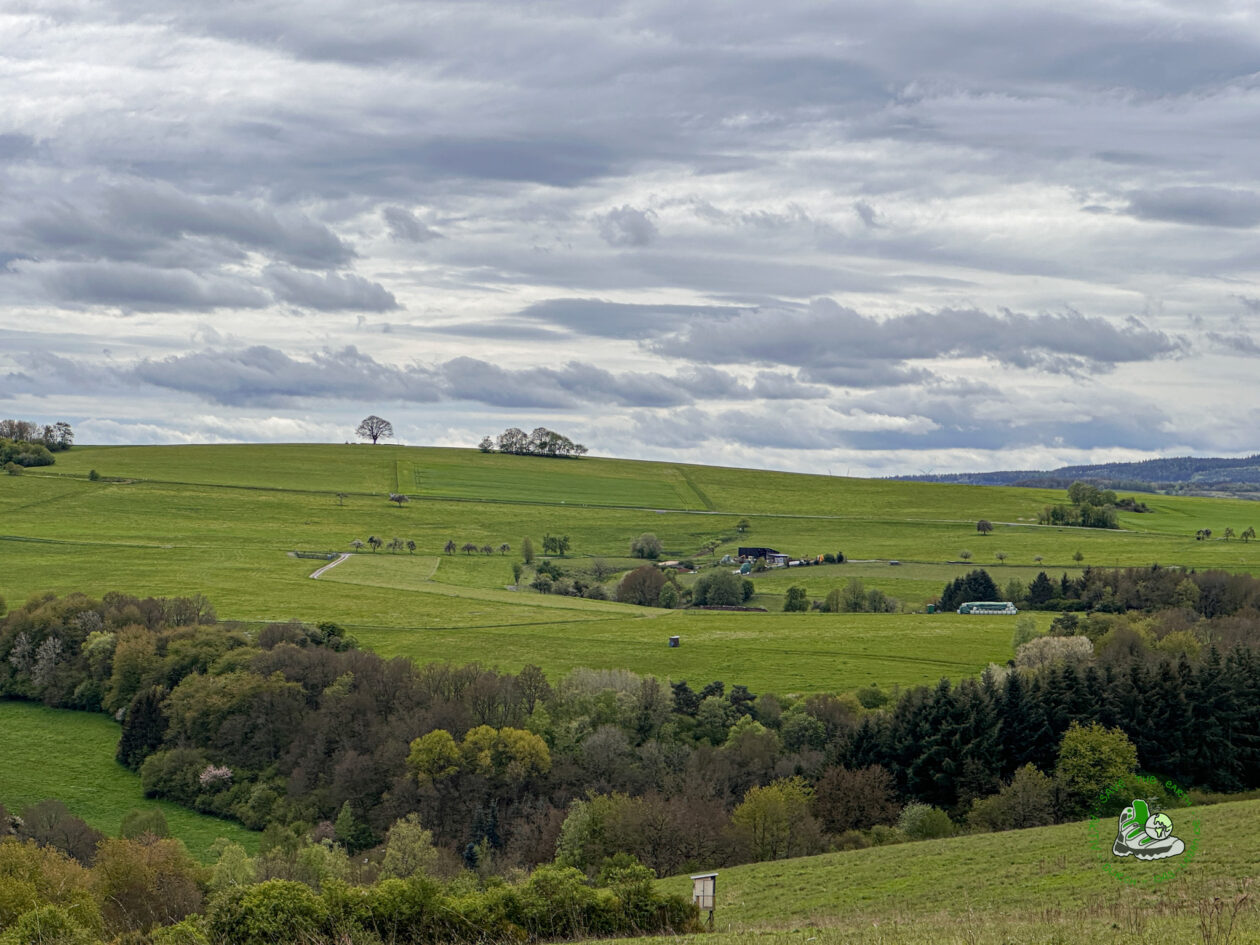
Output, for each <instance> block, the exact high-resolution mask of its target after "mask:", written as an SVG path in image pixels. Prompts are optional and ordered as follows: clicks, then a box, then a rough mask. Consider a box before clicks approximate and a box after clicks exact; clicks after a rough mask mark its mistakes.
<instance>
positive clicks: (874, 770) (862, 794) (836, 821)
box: [813, 765, 900, 833]
mask: <svg viewBox="0 0 1260 945" xmlns="http://www.w3.org/2000/svg"><path fill="white" fill-rule="evenodd" d="M813 809H814V815H815V816H816V817H818V819H819V820H820V821H822V825H823V829H825V830H826V831H827V832H828V833H844V832H845V831H851V830H866V829H868V828H870V827H873V826H875V825H876V824H887V825H891V824H893V823H895V822H896V820H897V815H898V813H899V811H900V805H898V804H897V801H896V786H895V785H894V783H893V779H892V775H890V774H889V773H888V772H887V771H886V770H885V769H884V768H883V767H881V766H880V765H871V766H870V767H867V768H859V769H857V770H856V771H850V770H849V769H847V768H842V767H838V766H837V767H834V768H828V769H827V771H826V773H824V774H823V776H822V777H821V778H820V779H819V781H818V784H817V786H816V787H815V789H814V804H813Z"/></svg>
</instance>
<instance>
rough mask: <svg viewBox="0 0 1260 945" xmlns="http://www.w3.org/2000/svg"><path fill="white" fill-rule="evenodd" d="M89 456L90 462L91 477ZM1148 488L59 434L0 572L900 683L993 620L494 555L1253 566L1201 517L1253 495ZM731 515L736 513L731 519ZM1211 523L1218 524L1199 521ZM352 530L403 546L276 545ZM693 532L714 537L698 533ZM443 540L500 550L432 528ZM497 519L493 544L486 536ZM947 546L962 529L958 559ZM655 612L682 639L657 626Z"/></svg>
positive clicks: (371, 621) (824, 576) (237, 616)
mask: <svg viewBox="0 0 1260 945" xmlns="http://www.w3.org/2000/svg"><path fill="white" fill-rule="evenodd" d="M93 469H95V470H97V471H98V472H99V473H100V474H101V476H103V477H105V478H104V479H103V480H102V481H99V482H90V481H89V480H88V478H87V473H88V472H89V471H90V470H93ZM417 477H418V478H417ZM399 490H401V491H403V492H404V493H407V494H409V495H410V496H411V501H410V502H408V503H407V504H405V505H403V506H402V507H398V506H396V505H394V504H392V503H390V502H389V501H388V494H389V493H390V492H395V491H399ZM339 493H340V495H339ZM1142 499H1143V500H1144V501H1146V502H1147V503H1148V504H1149V505H1150V506H1151V507H1152V508H1153V509H1154V510H1155V511H1154V512H1153V513H1151V514H1144V515H1136V514H1126V515H1123V516H1121V520H1122V522H1123V524H1124V526H1125V528H1124V529H1123V530H1118V531H1096V530H1086V529H1073V528H1046V527H1041V526H1037V525H1036V524H1035V520H1036V516H1037V512H1038V510H1039V509H1040V508H1041V507H1042V506H1043V505H1044V504H1046V503H1047V502H1060V501H1063V500H1064V495H1063V494H1062V493H1061V492H1054V491H1049V490H1028V489H1014V488H993V487H979V486H955V485H941V484H931V483H905V482H889V481H880V480H858V479H845V478H833V477H829V476H802V475H793V474H788V473H771V472H765V471H760V470H742V469H722V468H716V467H704V466H689V465H680V464H669V463H647V462H637V461H629V460H610V459H594V458H589V457H587V458H584V459H581V460H548V459H542V458H537V457H520V456H499V455H495V454H482V453H479V452H478V451H476V450H451V449H427V448H408V447H395V446H377V447H371V446H365V445H359V446H351V445H311V444H304V445H271V444H268V445H241V446H172V447H76V448H75V449H73V450H71V451H69V452H68V453H62V454H59V455H58V460H57V464H56V465H55V466H52V467H47V468H43V469H36V470H30V471H27V473H26V474H24V475H22V476H16V477H11V476H3V477H0V596H3V597H4V598H5V599H6V600H7V601H8V602H9V604H10V606H13V605H15V604H18V603H20V602H21V601H22V600H24V599H25V598H26V597H27V596H29V595H30V594H32V593H37V592H43V591H50V590H51V591H55V592H58V593H64V592H67V591H72V590H82V591H86V592H88V593H92V594H101V593H104V592H106V591H110V590H124V591H127V592H130V593H136V594H141V595H150V594H151V595H157V596H173V595H180V594H192V593H202V594H205V595H206V596H207V597H208V598H210V599H211V601H212V602H213V603H214V604H215V606H216V608H217V610H218V612H219V614H220V616H221V617H222V618H224V619H231V620H240V621H248V622H260V621H268V620H284V619H291V618H296V619H301V620H306V621H312V622H315V621H320V620H334V621H336V622H338V623H341V624H343V625H345V626H348V627H350V628H351V629H352V631H353V632H354V633H355V634H356V635H357V636H358V637H359V638H360V639H361V640H363V641H364V642H365V643H367V644H369V645H372V646H375V647H378V648H380V649H381V650H382V651H383V652H386V653H389V654H397V655H406V656H410V657H414V658H416V659H421V660H427V659H441V658H451V659H478V660H481V661H483V662H489V661H493V662H496V663H498V664H499V665H502V666H503V667H504V668H505V669H506V668H518V667H519V666H520V665H523V664H525V663H528V662H532V663H537V664H538V665H541V666H542V667H543V668H544V669H546V670H547V671H549V672H552V673H557V672H563V671H564V670H566V669H567V668H569V667H572V666H576V665H596V666H625V667H627V668H631V669H636V670H639V671H642V672H653V673H659V674H662V675H672V676H681V675H687V676H688V677H694V678H708V679H713V678H723V679H728V680H736V679H737V680H740V681H743V682H745V683H747V684H748V685H752V686H755V687H761V688H772V689H775V690H778V691H805V690H809V689H821V688H830V687H836V686H838V687H846V686H849V685H861V684H864V683H866V682H869V681H870V680H871V679H872V678H874V679H878V680H879V681H881V682H883V683H886V684H889V685H891V684H893V683H901V684H903V685H904V684H909V683H910V682H914V681H927V682H931V681H934V680H935V679H936V678H939V676H941V675H949V676H957V675H961V674H964V673H970V672H975V671H977V670H978V669H980V668H981V667H983V666H984V665H985V664H986V663H987V662H989V661H990V660H996V661H999V662H1002V661H1005V660H1006V659H1007V658H1009V656H1010V652H1009V640H1010V628H1009V627H1008V626H1006V624H1005V623H1004V622H1001V621H999V622H998V623H994V624H985V625H984V627H980V626H978V625H976V624H969V623H964V622H960V621H959V618H956V617H954V616H952V615H944V616H943V617H942V618H941V619H942V620H944V621H946V623H942V624H940V625H939V628H938V629H940V630H942V631H944V629H945V628H948V629H949V633H948V634H946V637H942V638H939V639H938V638H933V637H929V638H922V637H921V636H920V631H921V630H922V629H923V628H924V627H928V626H932V627H937V625H936V624H930V623H929V624H924V623H921V622H920V619H921V618H919V617H918V616H916V615H900V616H895V617H883V616H880V617H874V618H861V617H844V616H843V615H837V616H836V617H828V616H827V615H820V614H781V613H770V614H740V613H724V614H712V613H694V612H682V613H666V612H662V611H656V610H644V609H638V608H628V607H623V606H620V605H617V604H613V603H601V602H592V601H584V600H579V599H574V598H563V597H553V596H545V595H539V594H537V593H535V592H533V591H531V590H529V589H527V588H523V589H521V590H510V589H509V586H510V585H512V582H513V578H512V564H513V562H514V561H518V560H519V555H520V548H521V542H522V539H523V538H525V537H526V536H529V537H530V538H531V539H532V540H533V542H534V545H535V548H536V550H537V552H538V554H539V555H540V556H541V553H542V538H543V536H544V535H545V534H547V533H550V534H553V535H564V536H567V537H568V538H569V540H570V551H569V554H568V555H567V556H565V557H564V558H561V559H558V560H557V563H558V564H559V566H560V567H561V568H563V569H565V570H568V571H570V572H572V573H574V574H589V571H590V567H591V564H592V561H593V559H594V558H595V557H601V558H604V559H605V560H606V561H607V562H608V563H609V564H610V565H611V566H612V567H614V568H617V569H622V570H628V569H630V568H632V567H635V566H637V565H638V564H639V563H640V562H637V561H635V560H634V559H630V558H628V557H626V555H627V554H628V549H629V545H630V542H631V541H632V540H633V539H634V538H635V537H636V536H638V535H639V534H641V533H643V532H653V533H655V534H656V535H657V536H658V537H660V538H661V540H662V542H663V543H664V548H665V551H664V554H665V556H666V557H668V558H692V559H693V560H695V561H696V562H697V563H698V564H700V565H701V566H702V567H708V566H716V562H717V560H718V559H719V558H720V557H721V556H722V555H723V554H726V553H732V554H733V553H735V551H736V549H737V548H738V547H739V546H740V545H761V546H769V547H774V548H777V549H779V550H781V551H785V552H787V553H789V554H792V555H794V556H816V555H818V554H822V553H824V552H828V551H830V552H832V553H835V552H837V551H842V552H843V553H844V554H845V556H846V557H847V558H848V559H850V560H849V561H848V562H847V563H846V564H844V565H837V566H820V567H811V568H802V569H791V570H789V571H773V572H769V573H767V574H763V575H760V576H757V577H756V579H755V580H756V582H757V585H758V596H757V598H756V599H755V600H754V603H757V604H760V605H763V606H765V607H766V608H767V609H768V610H771V611H777V610H778V608H779V607H780V606H781V600H782V595H783V593H784V592H785V591H786V588H787V587H788V586H790V585H792V584H797V583H799V584H803V585H804V586H805V587H806V588H807V590H808V592H809V594H810V596H811V597H814V598H816V599H821V598H823V597H825V596H826V593H827V592H828V591H829V590H830V589H831V588H832V587H837V586H843V585H844V584H845V583H847V582H848V580H849V579H850V578H852V577H859V578H861V579H862V581H863V582H864V583H865V584H866V586H867V587H868V588H870V587H878V588H879V589H881V590H883V591H884V592H885V593H887V594H889V595H890V596H893V597H896V598H898V599H900V600H902V601H904V602H905V603H906V604H907V605H909V606H910V607H912V608H919V607H921V606H922V605H923V603H924V602H925V601H926V600H928V599H931V598H932V597H935V596H936V595H937V594H939V592H940V590H941V588H942V587H943V586H944V584H945V582H946V581H948V580H951V579H952V578H953V577H955V576H957V575H959V574H962V573H965V572H966V571H968V570H970V569H971V568H974V567H985V568H987V569H988V570H989V573H990V574H991V575H992V576H993V578H994V580H995V581H997V582H998V584H999V586H1002V585H1004V584H1005V583H1006V581H1007V580H1009V579H1010V578H1011V577H1018V578H1019V579H1020V580H1022V581H1024V582H1028V581H1030V580H1031V579H1032V577H1034V576H1035V575H1036V572H1037V571H1038V570H1041V569H1043V568H1044V569H1045V570H1046V571H1047V572H1049V573H1050V574H1051V575H1052V576H1054V577H1056V578H1057V577H1058V576H1059V574H1060V573H1062V572H1063V571H1064V570H1068V571H1070V572H1071V573H1076V572H1077V571H1078V569H1079V567H1080V565H1078V564H1077V563H1076V562H1075V561H1074V560H1073V555H1074V554H1075V553H1076V552H1077V551H1079V552H1080V553H1081V555H1082V556H1083V561H1082V562H1081V564H1082V565H1095V566H1107V567H1110V566H1115V565H1122V566H1123V565H1133V566H1148V565H1150V564H1152V563H1155V562H1158V563H1160V564H1165V565H1169V564H1178V565H1182V566H1185V567H1196V568H1208V567H1222V568H1227V569H1229V570H1236V571H1248V572H1257V571H1260V543H1257V542H1253V543H1250V544H1245V543H1243V542H1241V541H1238V540H1234V541H1224V540H1221V538H1220V537H1219V536H1223V533H1224V529H1225V527H1226V525H1230V526H1232V527H1234V528H1235V530H1236V531H1239V532H1241V531H1242V530H1243V529H1245V528H1246V527H1248V526H1249V525H1251V524H1253V523H1254V522H1255V521H1256V520H1258V519H1260V506H1257V505H1256V504H1253V503H1248V502H1245V501H1234V500H1220V499H1203V498H1179V497H1177V498H1170V497H1162V496H1142ZM743 518H747V519H748V522H749V526H750V527H749V529H748V531H747V532H746V533H744V534H741V533H740V532H738V530H737V525H738V524H739V522H740V520H741V519H743ZM979 518H987V519H989V520H990V521H992V522H993V523H994V525H995V530H994V532H993V533H992V534H990V535H988V536H982V535H980V534H978V533H977V532H976V530H975V522H976V520H977V519H979ZM1204 527H1207V528H1211V529H1212V530H1213V532H1214V533H1215V536H1217V537H1213V539H1212V540H1210V541H1196V540H1195V538H1194V533H1195V531H1196V530H1198V529H1200V528H1204ZM369 536H376V537H378V538H381V539H382V540H383V541H385V542H389V541H390V540H391V539H393V538H399V539H401V540H403V541H407V540H412V541H415V542H416V545H417V549H416V552H415V554H411V553H409V552H406V551H403V552H401V553H397V554H395V553H391V552H389V551H388V550H385V549H381V550H380V551H378V552H376V553H374V554H373V553H369V552H365V553H363V554H360V555H356V556H354V557H353V558H351V559H350V560H348V561H346V562H344V563H343V564H341V565H338V566H337V567H336V568H334V569H332V570H331V571H330V572H328V573H327V574H326V575H325V576H324V577H322V578H321V579H320V580H317V581H312V580H310V578H309V577H308V575H309V574H310V573H311V572H312V571H314V570H315V569H316V568H317V567H319V566H320V564H321V562H319V561H312V560H307V559H297V558H293V557H291V556H290V554H289V553H290V552H292V551H296V550H303V551H348V550H350V547H351V546H350V543H351V541H353V540H354V539H359V540H362V541H366V540H367V539H368V537H369ZM710 540H716V541H717V542H718V547H717V550H716V552H714V553H713V554H712V555H706V554H705V553H704V552H703V551H702V548H703V546H704V545H705V543H706V542H708V541H710ZM448 541H454V542H455V544H456V546H457V547H462V546H463V545H464V544H465V543H469V542H471V543H473V544H474V545H476V546H477V547H478V548H481V547H483V546H487V545H488V546H490V547H491V548H492V549H494V550H493V551H492V553H491V554H488V555H487V554H482V553H481V552H480V551H478V552H477V553H474V554H464V553H462V552H459V551H457V552H456V553H455V554H445V553H444V551H443V548H444V546H445V545H446V543H447V542H448ZM504 543H506V544H508V545H509V546H510V547H511V551H510V553H508V554H500V553H499V552H498V550H497V549H498V548H499V546H500V545H502V544H504ZM964 550H967V551H970V552H971V554H972V558H971V560H970V561H969V562H967V563H965V564H964V563H960V561H961V559H960V552H961V551H964ZM998 552H1002V553H1004V554H1005V555H1006V560H1005V563H1004V564H999V563H998V561H997V558H996V555H997V553H998ZM1037 557H1041V558H1042V559H1043V560H1042V562H1041V563H1040V564H1038V563H1036V562H1035V559H1036V558H1037ZM890 559H894V560H899V561H901V562H902V564H901V565H900V566H890V565H888V564H887V562H888V561H889V560H890ZM531 577H532V575H531V574H530V572H528V571H527V572H526V574H525V581H526V582H528V581H529V580H530V579H531ZM684 580H694V578H691V577H686V578H684ZM609 586H611V582H610V585H609ZM867 619H870V620H872V621H874V622H870V623H867V622H865V621H866V620H867ZM835 620H840V621H844V620H848V621H850V622H849V623H833V622H829V621H835ZM673 633H681V634H682V635H683V636H684V645H683V647H681V648H679V650H676V651H673V652H672V653H671V652H666V651H662V650H661V648H662V647H663V645H664V644H663V641H664V639H665V638H667V637H668V636H669V635H671V634H673ZM946 638H948V640H949V642H948V645H945V644H944V642H943V641H944V640H945V639H946ZM718 641H721V643H720V644H719V642H718Z"/></svg>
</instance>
